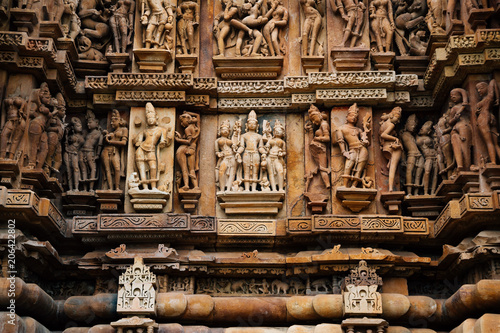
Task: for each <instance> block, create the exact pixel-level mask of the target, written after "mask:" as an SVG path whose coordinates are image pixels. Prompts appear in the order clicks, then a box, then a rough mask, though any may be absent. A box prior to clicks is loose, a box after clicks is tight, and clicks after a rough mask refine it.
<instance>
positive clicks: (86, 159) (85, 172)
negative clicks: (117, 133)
mask: <svg viewBox="0 0 500 333" xmlns="http://www.w3.org/2000/svg"><path fill="white" fill-rule="evenodd" d="M86 118H87V127H88V129H89V133H87V136H86V137H85V142H84V143H83V146H82V148H81V157H80V165H81V169H82V179H81V182H82V183H84V189H85V190H86V191H91V192H93V191H94V184H95V182H96V181H97V163H96V160H97V158H98V157H99V155H101V148H102V129H101V127H100V126H99V121H98V120H97V118H96V117H95V115H94V113H92V112H91V111H87V116H86Z"/></svg>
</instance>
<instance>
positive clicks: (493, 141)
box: [476, 80, 500, 164]
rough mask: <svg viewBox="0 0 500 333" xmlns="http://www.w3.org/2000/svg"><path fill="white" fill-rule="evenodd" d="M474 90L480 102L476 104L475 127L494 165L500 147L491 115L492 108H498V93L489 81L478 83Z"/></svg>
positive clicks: (499, 152)
mask: <svg viewBox="0 0 500 333" xmlns="http://www.w3.org/2000/svg"><path fill="white" fill-rule="evenodd" d="M476 89H477V92H478V94H479V97H480V98H481V100H480V101H479V102H478V103H477V104H476V115H477V126H478V129H479V134H480V135H481V137H482V138H483V140H484V143H485V144H486V148H487V149H488V157H489V160H490V162H491V163H492V164H496V158H497V156H498V157H500V147H499V146H498V131H497V129H496V125H497V122H496V119H495V116H494V115H493V107H494V106H498V104H499V98H500V92H499V89H498V85H497V82H496V81H495V80H491V81H490V83H489V84H488V83H486V82H479V83H478V84H476Z"/></svg>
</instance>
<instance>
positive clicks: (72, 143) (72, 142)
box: [64, 117, 85, 192]
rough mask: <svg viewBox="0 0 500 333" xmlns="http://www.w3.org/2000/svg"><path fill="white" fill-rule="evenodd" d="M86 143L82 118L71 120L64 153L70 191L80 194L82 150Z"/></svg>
mask: <svg viewBox="0 0 500 333" xmlns="http://www.w3.org/2000/svg"><path fill="white" fill-rule="evenodd" d="M84 142H85V138H84V136H83V126H82V121H81V120H80V118H77V117H73V118H71V123H70V127H69V128H68V134H67V136H66V146H65V148H66V149H65V152H64V162H65V164H66V171H67V175H68V187H69V191H70V192H72V191H74V192H78V191H79V187H80V179H81V172H80V153H81V152H80V149H81V148H82V146H83V144H84Z"/></svg>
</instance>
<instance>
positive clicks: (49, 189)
mask: <svg viewBox="0 0 500 333" xmlns="http://www.w3.org/2000/svg"><path fill="white" fill-rule="evenodd" d="M21 187H22V188H28V189H32V190H34V191H36V192H37V193H38V194H39V195H40V196H42V197H47V198H51V199H53V198H55V195H54V194H55V193H62V192H63V188H62V186H61V184H60V183H59V181H58V180H57V178H55V177H49V176H48V175H47V173H46V172H45V171H43V170H42V169H29V168H22V169H21Z"/></svg>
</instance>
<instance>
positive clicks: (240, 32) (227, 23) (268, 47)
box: [213, 0, 288, 57]
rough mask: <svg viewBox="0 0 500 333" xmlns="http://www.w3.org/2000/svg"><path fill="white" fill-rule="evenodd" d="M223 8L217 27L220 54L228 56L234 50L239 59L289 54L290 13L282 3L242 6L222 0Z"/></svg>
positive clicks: (249, 0) (259, 0)
mask: <svg viewBox="0 0 500 333" xmlns="http://www.w3.org/2000/svg"><path fill="white" fill-rule="evenodd" d="M221 4H222V11H221V12H220V13H219V14H218V15H217V16H216V17H215V19H214V25H213V33H214V36H215V39H216V41H217V52H216V54H218V55H219V56H225V51H226V49H228V48H232V47H234V48H235V50H234V55H235V56H252V57H259V56H280V55H283V54H285V52H286V51H285V50H286V49H285V46H284V41H285V40H284V34H285V32H286V26H287V24H288V10H287V9H286V7H285V6H284V5H283V1H282V0H270V1H264V0H245V1H244V3H243V4H242V5H237V3H236V1H233V0H221ZM233 36H234V38H233ZM234 39H236V40H235V41H234Z"/></svg>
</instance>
